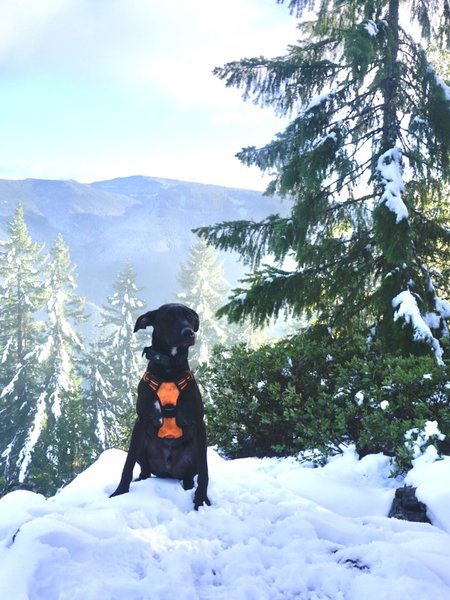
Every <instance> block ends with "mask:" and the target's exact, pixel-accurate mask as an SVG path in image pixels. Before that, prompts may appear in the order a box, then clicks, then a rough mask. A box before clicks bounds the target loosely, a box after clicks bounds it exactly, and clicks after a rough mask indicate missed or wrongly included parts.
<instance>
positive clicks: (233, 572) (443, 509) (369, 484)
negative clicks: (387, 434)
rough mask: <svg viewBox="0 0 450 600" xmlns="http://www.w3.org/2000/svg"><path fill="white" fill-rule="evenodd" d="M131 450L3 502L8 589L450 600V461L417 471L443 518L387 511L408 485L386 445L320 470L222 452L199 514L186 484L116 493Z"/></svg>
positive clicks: (0, 519)
mask: <svg viewBox="0 0 450 600" xmlns="http://www.w3.org/2000/svg"><path fill="white" fill-rule="evenodd" d="M124 456H125V454H124V453H123V452H121V451H116V450H110V451H107V452H105V453H104V454H103V455H102V456H101V457H100V459H99V460H98V461H97V462H96V463H95V464H94V465H92V467H90V468H89V469H88V470H87V471H85V472H84V473H82V474H81V475H80V476H79V477H77V478H76V479H75V480H74V481H73V482H72V483H71V484H69V485H68V486H67V487H66V488H65V489H63V490H62V491H61V492H60V493H59V494H58V495H57V496H55V497H54V498H50V499H48V500H45V499H44V498H43V497H41V496H38V495H35V494H32V493H30V492H23V491H22V492H13V493H11V494H9V495H7V496H5V497H4V498H2V499H1V500H0V539H1V540H2V541H1V545H0V598H2V599H8V600H9V599H11V600H25V599H30V600H44V599H45V600H53V599H55V600H56V599H58V600H59V599H69V598H70V599H73V600H75V599H80V600H99V599H102V600H113V599H114V600H141V599H142V600H144V599H158V600H159V599H168V600H175V599H176V600H193V599H196V598H200V599H205V600H206V599H208V600H213V599H217V600H222V599H223V600H240V599H242V600H264V599H270V600H276V599H294V598H295V599H297V598H299V599H302V600H325V599H328V600H404V599H406V598H411V599H413V600H432V599H433V600H434V599H439V600H446V599H450V535H449V533H450V502H449V499H450V458H449V459H446V460H444V461H440V462H435V463H430V462H427V461H426V459H425V460H422V461H421V462H419V463H418V464H417V466H416V467H415V468H414V469H413V470H412V471H411V472H410V473H409V475H408V482H409V483H411V484H413V485H418V486H419V488H418V494H419V496H420V498H421V499H422V500H425V501H427V502H428V503H429V508H430V515H431V517H432V520H433V522H434V523H435V525H434V526H433V525H428V524H417V523H416V524H414V523H408V522H403V521H398V520H395V519H388V518H387V517H386V514H387V513H388V510H389V507H390V504H391V500H392V497H393V494H394V488H393V486H394V485H398V483H399V482H394V481H392V479H389V478H388V472H389V461H388V459H387V458H386V457H384V456H382V455H376V456H368V457H365V458H364V459H363V460H361V461H358V459H357V457H356V456H355V454H354V452H353V451H352V450H349V451H347V452H346V454H345V455H344V456H343V457H340V458H338V459H335V460H334V461H333V462H331V463H329V464H328V465H327V466H325V467H323V468H318V469H312V468H308V467H307V466H302V465H301V464H300V463H298V462H296V461H294V460H293V459H282V460H278V459H242V460H234V461H224V460H223V459H221V458H220V457H219V456H218V455H217V454H216V453H215V452H214V451H212V450H210V453H209V461H210V473H211V485H210V498H211V500H212V502H213V505H212V506H211V507H209V508H207V507H205V508H201V509H200V510H199V511H198V512H195V511H194V510H193V508H192V493H191V492H185V491H183V489H182V488H181V486H180V485H179V483H178V482H176V481H167V480H161V479H155V478H152V479H151V480H147V481H144V482H136V483H134V484H132V488H131V492H130V493H129V494H127V495H124V496H120V497H117V498H114V499H109V498H108V493H110V492H111V491H112V490H113V489H114V487H115V484H116V483H117V481H118V477H119V474H120V471H121V468H122V463H123V460H124ZM422 458H423V457H422Z"/></svg>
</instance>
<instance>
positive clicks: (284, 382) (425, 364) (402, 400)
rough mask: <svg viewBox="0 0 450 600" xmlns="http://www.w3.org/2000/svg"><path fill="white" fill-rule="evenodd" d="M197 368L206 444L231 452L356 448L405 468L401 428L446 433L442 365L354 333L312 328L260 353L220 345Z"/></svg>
mask: <svg viewBox="0 0 450 600" xmlns="http://www.w3.org/2000/svg"><path fill="white" fill-rule="evenodd" d="M201 371H202V372H201V373H200V375H199V379H200V381H201V383H202V386H203V393H204V396H205V399H206V418H207V427H208V437H209V443H210V444H213V445H215V446H217V447H218V448H219V450H220V451H221V452H222V453H223V454H225V455H226V456H229V457H232V458H238V457H245V456H258V457H262V456H286V455H297V454H298V453H299V452H302V451H310V450H314V451H315V455H316V456H318V457H319V459H322V460H325V459H326V457H327V456H329V455H330V454H336V453H338V452H340V451H341V450H342V448H343V445H349V444H355V446H356V449H357V451H358V453H359V454H360V456H364V455H366V454H369V453H377V452H383V453H384V454H386V455H388V456H392V457H394V458H395V459H396V463H397V468H398V469H405V468H407V467H408V465H410V462H411V459H412V457H413V453H414V447H413V444H412V442H410V444H409V446H408V445H405V435H406V434H407V432H408V431H410V430H413V429H418V430H422V429H423V428H424V426H425V423H426V422H427V421H437V423H438V427H439V429H440V431H441V432H442V433H443V434H447V435H449V436H450V415H449V410H448V409H449V399H448V397H449V393H450V384H449V369H448V366H447V367H439V366H438V365H437V364H436V362H435V360H434V359H433V358H430V357H417V356H410V357H399V356H393V355H383V354H382V353H381V352H378V351H377V349H376V348H371V349H368V347H367V345H366V341H365V340H364V339H363V338H360V337H355V338H353V339H342V338H334V337H332V336H331V335H330V334H328V333H327V332H326V331H325V330H323V329H311V330H308V331H307V332H305V333H302V334H300V335H297V336H295V337H292V338H290V339H285V340H282V341H280V342H278V343H275V344H273V345H265V346H262V347H261V348H259V349H257V350H254V349H248V348H247V347H246V346H245V345H244V344H239V345H237V346H234V347H232V348H223V347H218V348H216V349H215V350H214V352H213V356H212V360H211V363H210V364H209V366H205V365H204V366H202V369H201ZM429 442H430V443H435V445H436V446H437V447H440V448H441V449H444V450H446V449H448V442H447V441H446V440H444V441H442V440H434V439H431V440H429ZM446 444H447V445H446Z"/></svg>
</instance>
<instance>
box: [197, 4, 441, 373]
mask: <svg viewBox="0 0 450 600" xmlns="http://www.w3.org/2000/svg"><path fill="white" fill-rule="evenodd" d="M278 1H279V3H283V0H278ZM286 3H288V4H289V7H290V9H291V10H292V11H293V12H295V13H296V15H297V17H299V18H301V19H300V20H299V41H298V43H297V44H295V45H292V46H290V47H289V48H288V52H287V54H286V55H285V56H281V57H277V58H273V59H267V58H264V57H259V58H250V59H243V60H240V61H236V62H232V63H229V64H227V65H225V66H224V67H222V68H218V69H216V74H217V75H218V76H219V77H220V78H221V79H223V80H225V82H226V85H227V86H234V87H238V88H241V89H242V90H243V91H244V97H245V98H252V99H253V100H254V101H255V102H256V103H259V104H261V105H263V106H273V107H274V108H275V110H276V111H277V112H278V113H279V114H280V115H284V116H289V117H291V118H292V120H291V122H290V124H289V125H288V126H287V128H286V129H285V131H283V132H281V133H279V134H278V135H277V136H276V137H275V139H274V140H273V141H272V142H270V143H268V144H267V145H265V146H263V147H261V148H256V147H248V148H245V149H243V150H242V151H241V152H240V153H239V154H238V156H239V158H240V159H241V161H242V162H243V163H245V164H247V165H256V166H258V167H259V168H260V169H261V170H262V171H264V172H268V173H270V174H271V175H273V178H272V182H271V184H270V185H269V188H268V193H277V194H280V195H281V196H289V197H291V198H292V200H293V208H292V212H291V214H290V216H288V217H286V218H282V217H280V216H278V215H274V216H271V217H269V218H267V219H266V220H265V221H263V222H260V223H255V222H252V221H247V222H246V221H237V222H230V223H226V222H225V223H221V224H219V225H217V226H214V227H209V228H202V229H200V230H199V231H200V234H201V235H203V236H204V237H205V239H207V240H208V241H209V242H210V243H213V244H214V245H216V246H217V247H219V248H222V249H232V250H235V251H237V252H239V253H241V255H242V256H243V257H244V259H245V260H246V261H247V262H248V263H249V264H250V265H251V266H252V267H253V273H252V274H251V275H250V276H249V278H248V279H247V280H246V282H245V283H246V285H245V286H242V287H240V288H238V289H236V290H235V291H234V296H233V298H232V300H231V302H229V303H228V304H227V305H226V306H225V308H224V310H223V311H222V314H227V315H228V316H229V318H231V319H233V320H240V319H243V318H245V317H247V316H249V317H250V318H252V319H253V321H254V322H256V323H263V322H265V321H266V320H267V319H268V318H270V317H272V316H274V315H277V314H278V313H279V312H280V310H283V309H288V310H289V311H290V312H291V313H293V314H294V316H301V315H304V314H306V315H307V316H311V315H314V316H315V317H316V318H318V320H319V322H321V323H323V324H325V325H327V326H330V325H331V326H333V327H335V328H336V329H340V330H344V331H345V330H348V329H354V328H355V326H358V327H368V326H370V325H371V324H373V326H374V327H373V329H372V331H373V333H374V335H375V336H377V337H378V339H379V340H380V343H382V344H384V347H385V348H386V350H388V351H391V352H401V353H409V352H411V351H412V352H418V353H421V352H433V353H434V355H435V357H436V359H437V360H438V362H442V344H441V341H440V340H441V339H442V337H444V338H448V337H449V330H448V320H449V318H450V303H449V299H450V298H449V288H450V286H449V272H450V269H449V263H450V234H449V231H450V210H449V204H450V197H449V194H448V187H446V186H448V183H449V180H450V156H449V151H450V87H449V85H448V82H446V81H445V77H448V74H449V62H448V54H447V59H446V58H445V51H446V48H448V43H449V24H450V8H449V2H448V0H436V1H434V0H430V1H427V0H424V1H422V2H405V1H401V0H377V1H375V2H374V1H372V0H366V1H361V2H354V1H353V0H339V1H337V0H326V1H323V0H321V1H314V0H313V1H311V2H306V1H304V0H290V1H289V2H286ZM309 9H311V10H309ZM307 10H309V12H308V13H307V14H306V12H307ZM417 25H419V26H417ZM417 37H420V38H421V39H420V41H417ZM431 43H432V48H431V47H430V44H431ZM439 53H440V56H441V61H440V63H437V62H432V61H431V59H430V56H432V57H434V56H436V55H437V54H439ZM267 255H271V256H272V257H274V259H275V261H276V263H275V265H274V264H273V263H271V264H270V265H264V262H263V261H264V257H265V256H267ZM286 259H289V261H286Z"/></svg>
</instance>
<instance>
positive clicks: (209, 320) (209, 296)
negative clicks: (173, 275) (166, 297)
mask: <svg viewBox="0 0 450 600" xmlns="http://www.w3.org/2000/svg"><path fill="white" fill-rule="evenodd" d="M178 281H179V283H180V285H181V286H182V288H183V292H181V293H180V294H178V296H179V298H180V300H182V302H183V303H185V304H186V305H187V306H189V307H190V308H192V309H193V310H195V311H196V312H197V314H198V315H199V317H200V330H199V333H198V336H197V341H196V344H195V346H194V347H193V348H192V349H191V351H190V357H191V364H193V365H195V364H198V363H201V362H208V358H209V354H210V351H211V349H212V347H213V346H214V345H216V344H220V343H222V344H223V343H225V341H226V338H227V334H226V331H225V329H224V325H223V323H221V322H220V321H218V320H217V317H216V316H215V313H216V311H217V310H218V309H219V308H220V306H221V305H222V304H223V299H224V298H225V297H226V295H227V293H228V287H227V286H226V284H225V280H224V272H223V266H222V264H221V263H219V262H218V255H217V252H216V251H215V250H214V248H213V247H212V246H210V245H208V244H207V243H206V242H205V241H204V240H202V239H200V240H199V241H198V242H197V243H196V244H195V245H194V246H193V247H192V248H191V250H190V252H189V256H188V259H187V261H186V263H184V264H183V265H181V268H180V272H179V275H178Z"/></svg>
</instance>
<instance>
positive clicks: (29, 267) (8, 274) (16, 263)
mask: <svg viewBox="0 0 450 600" xmlns="http://www.w3.org/2000/svg"><path fill="white" fill-rule="evenodd" d="M42 251H43V246H42V245H39V244H36V243H34V242H33V241H32V239H31V237H30V235H29V233H28V229H27V226H26V224H25V221H24V214H23V208H22V206H18V208H17V209H16V211H15V215H14V218H13V220H12V221H11V223H10V225H9V238H8V239H7V240H6V241H5V242H4V243H3V244H2V246H1V249H0V278H1V286H0V327H1V332H0V344H1V355H0V356H1V365H0V375H1V381H0V444H1V446H0V468H1V472H0V473H1V476H2V478H3V485H4V487H5V488H6V490H9V489H12V488H14V487H15V486H16V485H18V484H19V483H20V482H21V481H23V476H24V474H23V472H22V468H21V463H22V462H23V457H22V454H21V451H22V448H23V446H24V444H25V440H26V439H27V437H28V436H29V433H30V432H32V431H33V423H35V422H36V420H38V419H39V417H40V405H39V403H38V402H37V398H38V396H39V389H40V381H39V373H38V364H37V356H38V353H39V352H40V341H41V340H40V323H39V322H38V321H37V320H36V313H37V312H38V311H39V310H41V309H42V307H43V304H44V300H45V290H44V284H43V282H42V270H43V268H44V262H45V257H44V255H43V254H42Z"/></svg>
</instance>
